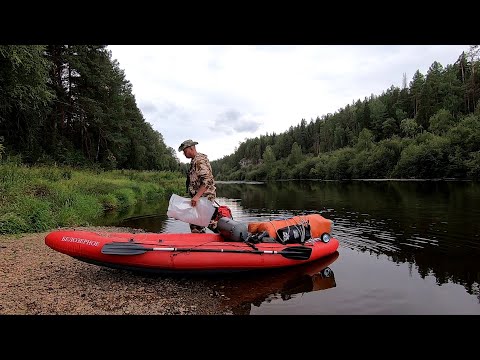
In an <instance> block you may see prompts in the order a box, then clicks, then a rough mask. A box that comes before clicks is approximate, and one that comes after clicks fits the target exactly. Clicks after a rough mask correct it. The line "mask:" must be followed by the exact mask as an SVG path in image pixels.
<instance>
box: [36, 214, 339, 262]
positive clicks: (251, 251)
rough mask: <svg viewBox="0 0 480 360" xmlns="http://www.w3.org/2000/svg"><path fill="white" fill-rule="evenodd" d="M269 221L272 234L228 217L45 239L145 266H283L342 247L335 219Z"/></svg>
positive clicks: (75, 253)
mask: <svg viewBox="0 0 480 360" xmlns="http://www.w3.org/2000/svg"><path fill="white" fill-rule="evenodd" d="M222 219H223V218H222ZM219 223H220V222H219ZM266 223H269V225H273V228H275V229H276V230H275V233H273V235H274V236H271V235H272V234H271V233H269V231H270V229H269V228H268V227H267V228H265V230H262V227H261V226H259V223H255V226H254V227H255V229H258V228H261V229H260V230H261V232H251V231H250V230H252V229H253V227H252V226H250V225H251V224H247V225H246V224H241V223H235V222H233V220H231V219H228V221H225V226H224V227H223V228H222V229H220V233H218V234H217V233H205V234H192V233H120V232H116V233H114V232H93V231H83V230H56V231H53V232H51V233H49V234H47V236H46V237H45V244H46V245H47V246H49V247H50V248H52V249H53V250H56V251H58V252H61V253H64V254H66V255H69V256H72V257H74V258H76V259H78V260H81V261H85V262H88V263H92V264H96V265H100V266H107V267H114V268H123V269H130V270H143V271H238V270H258V269H268V268H282V267H289V266H294V265H299V264H304V263H309V262H312V261H315V260H318V259H320V258H323V257H326V256H328V255H331V254H333V253H335V252H336V251H337V249H338V246H339V242H338V240H337V239H336V238H334V237H332V236H331V235H330V232H331V224H332V222H331V221H330V220H327V219H325V218H323V217H322V216H321V215H318V214H315V215H307V216H298V217H293V218H291V219H288V220H277V221H270V222H266ZM283 225H285V226H283ZM305 225H307V226H306V227H305ZM282 226H283V228H282ZM238 229H241V230H242V233H240V235H239V233H238ZM260 230H259V231H260ZM280 230H283V231H284V232H283V233H282V232H281V231H280ZM254 231H256V230H254ZM245 232H247V233H248V236H247V235H245ZM289 234H290V238H289ZM232 238H234V239H235V241H232ZM239 240H240V241H239Z"/></svg>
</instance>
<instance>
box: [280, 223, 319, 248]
mask: <svg viewBox="0 0 480 360" xmlns="http://www.w3.org/2000/svg"><path fill="white" fill-rule="evenodd" d="M311 237H312V235H311V233H310V224H305V225H304V224H300V225H290V226H286V227H284V228H281V229H278V230H277V237H276V239H277V240H278V241H279V242H280V243H282V244H303V243H304V242H305V241H306V240H308V239H310V238H311Z"/></svg>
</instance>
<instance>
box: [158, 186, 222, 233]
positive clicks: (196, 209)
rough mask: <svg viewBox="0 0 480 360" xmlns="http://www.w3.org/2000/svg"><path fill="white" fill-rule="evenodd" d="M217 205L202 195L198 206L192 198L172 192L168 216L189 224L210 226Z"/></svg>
mask: <svg viewBox="0 0 480 360" xmlns="http://www.w3.org/2000/svg"><path fill="white" fill-rule="evenodd" d="M214 212H215V207H214V206H213V204H212V202H211V201H210V200H208V199H207V198H206V197H200V200H198V201H197V205H196V206H192V203H191V199H189V198H184V197H181V196H178V195H177V194H172V196H171V197H170V202H169V203H168V210H167V216H169V217H172V218H174V219H177V220H181V221H185V222H187V223H189V224H195V225H199V226H208V224H209V223H210V220H211V219H212V216H213V213H214Z"/></svg>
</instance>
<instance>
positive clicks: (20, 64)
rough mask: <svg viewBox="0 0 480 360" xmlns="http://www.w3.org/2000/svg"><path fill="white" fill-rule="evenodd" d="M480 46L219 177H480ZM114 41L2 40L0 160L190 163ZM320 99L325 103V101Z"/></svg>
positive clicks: (164, 166) (282, 136)
mask: <svg viewBox="0 0 480 360" xmlns="http://www.w3.org/2000/svg"><path fill="white" fill-rule="evenodd" d="M479 55H480V48H479V46H478V45H471V46H470V49H469V51H468V52H463V53H461V54H459V56H458V59H457V61H456V62H455V63H454V64H446V65H445V66H444V65H442V64H440V63H438V62H437V61H434V62H433V63H432V65H431V66H430V68H429V70H428V71H427V73H426V74H422V73H421V72H420V71H418V70H417V72H416V73H415V74H414V76H413V78H412V79H411V80H410V81H408V79H407V78H406V76H405V75H404V78H403V84H402V88H398V87H394V86H391V87H390V88H389V89H386V90H385V91H384V92H383V93H382V94H380V95H378V94H371V95H370V96H369V97H365V98H364V99H363V100H361V99H358V100H356V101H355V100H354V101H352V103H351V104H346V106H345V107H344V108H341V109H338V110H337V111H336V112H335V113H334V114H323V115H322V116H318V117H317V118H316V119H310V120H309V121H307V120H306V119H301V120H300V122H299V123H298V124H295V121H296V120H295V119H292V125H291V126H290V128H289V130H288V131H286V132H283V133H278V134H276V133H271V134H268V133H267V134H265V135H262V136H260V137H256V138H251V139H246V140H245V141H244V142H241V143H240V144H239V146H238V147H237V148H236V149H235V151H234V153H232V154H230V155H227V156H225V157H223V158H221V159H218V160H215V161H212V168H213V172H214V175H215V177H216V179H217V180H256V181H263V180H283V179H319V180H343V179H369V178H375V179H385V178H407V179H411V178H427V179H431V178H442V179H445V178H454V179H478V178H479V177H480V125H479V124H480V108H479V105H480V104H479V100H480V68H479ZM132 88H133V86H132V84H131V83H130V82H129V81H128V80H127V79H126V77H125V73H124V71H123V70H122V69H121V68H120V64H119V63H118V62H117V61H116V60H112V57H111V52H110V51H109V50H108V47H107V46H106V45H0V161H6V160H8V161H16V162H20V163H23V164H29V165H47V166H57V165H64V166H71V167H76V168H99V169H102V170H121V169H126V170H141V171H144V170H153V171H173V172H176V171H181V172H184V171H185V170H186V166H187V165H185V164H182V163H180V161H179V159H178V158H177V155H176V151H175V150H174V149H172V148H170V147H168V146H166V145H165V142H164V138H163V135H162V134H161V133H159V132H158V131H156V130H154V129H153V128H152V126H151V124H150V123H149V122H148V119H145V118H144V116H143V114H142V112H141V111H140V109H139V108H138V106H137V103H136V99H135V96H134V95H133V92H132ZM319 101H320V100H319Z"/></svg>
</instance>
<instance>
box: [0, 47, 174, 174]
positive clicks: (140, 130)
mask: <svg viewBox="0 0 480 360" xmlns="http://www.w3.org/2000/svg"><path fill="white" fill-rule="evenodd" d="M1 158H3V159H6V158H9V159H15V160H16V161H17V162H21V163H23V164H31V165H64V166H72V167H78V168H96V167H98V168H100V169H105V170H113V169H132V170H172V171H176V170H179V169H180V167H181V166H180V163H179V161H178V159H177V157H176V155H175V150H174V149H172V148H169V147H167V146H166V145H165V142H164V139H163V136H162V134H161V133H159V132H158V131H156V130H154V129H153V128H152V126H151V125H150V124H149V123H148V122H147V121H146V119H145V118H144V117H143V114H142V112H141V111H140V109H139V108H138V106H137V103H136V99H135V96H134V95H133V93H132V84H131V83H130V82H129V81H128V80H127V79H126V78H125V73H124V71H123V70H122V69H121V68H120V66H119V63H118V62H117V61H116V60H112V56H111V52H110V51H109V50H108V48H107V46H106V45H46V46H44V45H0V159H1Z"/></svg>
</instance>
